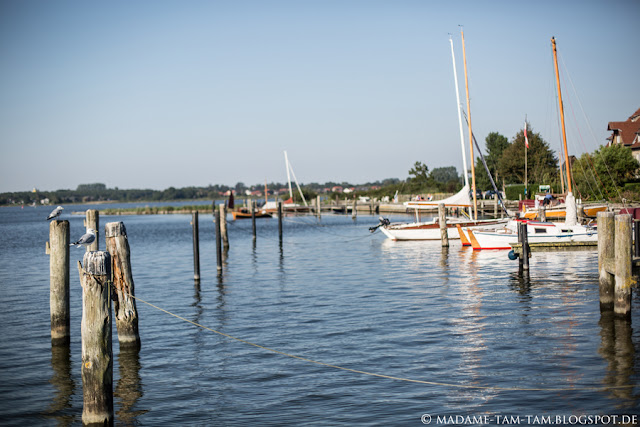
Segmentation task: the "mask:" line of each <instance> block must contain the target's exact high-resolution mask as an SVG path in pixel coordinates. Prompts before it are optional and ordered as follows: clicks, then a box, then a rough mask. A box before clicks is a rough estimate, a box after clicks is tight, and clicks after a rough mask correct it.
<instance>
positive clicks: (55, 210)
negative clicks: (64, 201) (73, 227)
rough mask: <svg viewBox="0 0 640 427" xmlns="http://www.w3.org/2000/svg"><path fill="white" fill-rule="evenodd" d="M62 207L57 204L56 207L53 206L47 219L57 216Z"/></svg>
mask: <svg viewBox="0 0 640 427" xmlns="http://www.w3.org/2000/svg"><path fill="white" fill-rule="evenodd" d="M63 209H64V208H63V207H62V206H58V207H57V208H55V209H54V210H52V211H51V213H50V214H49V216H48V217H47V219H54V218H58V217H59V216H60V214H61V213H62V210H63Z"/></svg>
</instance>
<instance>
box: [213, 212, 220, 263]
mask: <svg viewBox="0 0 640 427" xmlns="http://www.w3.org/2000/svg"><path fill="white" fill-rule="evenodd" d="M214 211H215V212H214V215H215V223H216V224H215V225H216V263H217V267H218V273H220V272H221V271H222V236H220V210H218V209H215V208H214Z"/></svg>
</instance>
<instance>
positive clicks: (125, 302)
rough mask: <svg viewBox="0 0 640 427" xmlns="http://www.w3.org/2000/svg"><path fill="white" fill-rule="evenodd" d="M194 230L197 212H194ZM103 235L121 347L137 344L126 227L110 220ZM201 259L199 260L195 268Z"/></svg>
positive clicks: (134, 302)
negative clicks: (107, 255)
mask: <svg viewBox="0 0 640 427" xmlns="http://www.w3.org/2000/svg"><path fill="white" fill-rule="evenodd" d="M195 215H196V216H195V221H196V232H197V227H198V213H197V212H196V213H195ZM104 238H105V243H106V246H107V251H108V252H109V255H110V256H111V273H112V282H113V290H114V292H115V295H114V298H113V302H114V306H113V312H114V313H115V317H116V327H117V328H118V341H119V342H120V348H123V347H135V348H139V347H140V334H139V333H138V309H137V308H136V299H135V294H136V293H135V287H134V284H133V274H132V273H131V254H130V250H129V239H128V238H127V229H126V228H125V226H124V223H122V222H109V223H107V225H106V226H105V227H104ZM199 268H200V263H199V262H198V269H199ZM198 271H199V270H198Z"/></svg>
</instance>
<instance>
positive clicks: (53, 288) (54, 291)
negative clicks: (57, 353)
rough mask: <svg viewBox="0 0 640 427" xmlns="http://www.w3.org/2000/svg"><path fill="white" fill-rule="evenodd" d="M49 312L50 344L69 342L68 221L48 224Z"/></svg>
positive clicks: (56, 221) (54, 221) (55, 221)
mask: <svg viewBox="0 0 640 427" xmlns="http://www.w3.org/2000/svg"><path fill="white" fill-rule="evenodd" d="M47 253H48V254H49V311H50V315H51V344H52V345H66V344H69V342H70V337H71V334H70V326H69V325H70V316H69V313H70V309H69V221H66V220H65V221H58V220H53V221H51V223H50V224H49V244H48V251H47Z"/></svg>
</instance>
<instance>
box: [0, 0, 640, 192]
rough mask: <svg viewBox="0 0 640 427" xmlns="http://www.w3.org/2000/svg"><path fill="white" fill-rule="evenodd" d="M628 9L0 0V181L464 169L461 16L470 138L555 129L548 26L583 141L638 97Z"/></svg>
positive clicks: (8, 186) (152, 181) (159, 181)
mask: <svg viewBox="0 0 640 427" xmlns="http://www.w3.org/2000/svg"><path fill="white" fill-rule="evenodd" d="M639 16H640V2H639V1H637V0H608V1H589V0H584V1H548V0H541V1H540V0H539V1H518V0H509V1H456V2H445V1H428V0H394V1H391V0H387V1H377V0H361V1H360V0H351V1H350V0H335V1H333V0H307V1H302V0H300V1H269V0H254V1H251V0H238V1H232V0H228V1H215V0H209V1H193V0H188V1H162V0H160V1H144V0H141V1H133V2H132V1H118V0H116V1H108V2H95V1H65V0H56V1H49V0H46V1H43V0H30V1H24V0H2V1H0V93H1V96H0V144H1V150H2V151H1V153H2V155H1V156H0V158H1V159H2V160H1V167H0V171H1V172H0V174H1V175H0V191H2V192H5V191H24V190H30V189H31V188H33V187H37V188H39V189H41V190H56V189H63V188H69V189H75V188H76V186H77V185H78V184H82V183H93V182H102V183H105V184H106V185H107V186H109V187H119V188H154V189H164V188H167V187H170V186H174V187H183V186H190V185H194V186H206V185H208V184H228V185H233V184H235V183H236V182H239V181H240V182H244V183H245V184H248V185H249V184H257V183H261V182H264V180H265V179H267V180H268V181H280V182H284V181H286V171H285V166H284V159H283V150H287V151H288V154H289V159H290V161H291V163H292V165H293V167H294V170H295V173H296V175H297V177H298V179H299V180H300V181H301V182H302V183H309V182H326V181H338V182H342V181H349V182H352V183H363V182H367V181H375V180H378V179H384V178H401V179H404V178H406V177H407V175H408V174H407V171H408V170H409V168H410V167H411V166H412V165H413V163H414V162H415V161H422V162H424V163H426V164H427V165H428V166H429V168H430V169H433V168H435V167H443V166H456V167H457V168H458V170H459V171H460V172H461V170H462V160H461V152H460V142H459V133H458V122H457V113H456V103H455V90H454V85H453V72H452V63H451V51H450V45H449V36H448V34H449V33H452V34H453V40H454V47H455V49H456V59H457V63H458V74H459V82H460V84H461V85H462V86H461V95H462V96H463V99H462V101H463V103H464V74H463V67H462V46H461V38H460V31H459V27H458V25H460V24H461V25H463V26H464V31H465V42H466V51H467V65H468V71H469V82H470V93H471V116H472V122H473V128H474V133H475V134H476V137H477V139H478V140H479V142H480V143H481V144H483V143H484V139H485V137H486V135H487V134H488V133H489V132H492V131H496V132H499V133H501V134H502V135H504V136H506V137H508V138H509V139H510V140H511V138H513V137H514V135H515V134H516V133H517V132H518V131H519V130H520V129H522V126H523V122H524V118H525V116H526V117H527V119H528V121H529V122H530V124H531V126H532V127H533V130H534V131H535V132H540V133H541V134H542V136H543V138H544V139H545V140H546V141H548V142H549V143H550V144H551V146H552V147H553V148H555V149H559V148H560V146H559V135H558V127H557V118H556V117H557V114H556V107H555V105H556V104H555V102H556V101H555V89H554V85H555V81H554V74H553V68H552V54H551V43H550V38H551V37H552V36H555V37H556V40H557V42H558V50H559V53H560V60H561V73H564V72H565V71H568V73H569V74H568V75H564V77H563V79H564V81H563V85H564V86H563V96H565V97H566V99H565V105H566V110H567V111H566V115H567V126H568V127H569V130H570V133H569V151H570V152H571V154H580V153H581V152H584V151H585V150H586V151H593V150H594V149H595V148H597V147H598V146H599V145H600V144H603V143H605V142H606V141H605V138H606V137H607V136H608V132H607V131H606V128H607V123H608V122H609V121H619V120H626V119H627V118H628V117H629V116H630V115H631V114H632V113H633V112H634V111H635V110H637V109H638V108H639V107H640V79H639V78H638V70H639V69H640V55H639V54H638V53H639V51H638V47H637V43H638V40H640V37H639V36H640V26H639V25H638V23H637V20H638V17H639ZM563 64H564V65H563ZM568 77H570V78H571V80H568ZM572 86H573V87H575V92H574V89H573V88H572ZM576 95H577V96H578V97H579V98H577V97H576ZM578 100H580V101H581V104H580V103H578ZM583 110H584V114H585V115H586V116H587V118H588V119H589V122H588V124H587V123H585V121H584V120H583ZM574 116H575V117H576V118H577V119H578V126H580V127H579V129H580V132H577V131H576V130H575V129H576V124H573V125H572V123H576V122H574V121H573V120H574V119H573V117H574ZM590 128H591V129H592V131H590V130H589V129H590ZM465 138H466V136H465ZM465 140H466V139H465Z"/></svg>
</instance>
